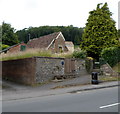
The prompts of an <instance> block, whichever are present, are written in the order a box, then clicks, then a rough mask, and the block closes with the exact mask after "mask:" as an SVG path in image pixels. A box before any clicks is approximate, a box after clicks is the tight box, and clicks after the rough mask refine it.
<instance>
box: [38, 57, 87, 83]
mask: <svg viewBox="0 0 120 114" xmlns="http://www.w3.org/2000/svg"><path fill="white" fill-rule="evenodd" d="M70 60H73V59H70ZM65 64H66V59H64V58H50V57H49V58H48V57H44V58H43V57H37V58H36V82H37V83H41V82H46V81H50V80H52V79H54V77H60V76H61V77H64V78H70V77H72V76H73V77H74V76H81V75H85V74H87V72H86V69H85V60H80V59H75V70H74V71H73V72H71V70H70V72H68V73H66V72H65V67H66V65H65ZM67 64H68V63H67ZM72 65H73V64H72ZM68 66H69V65H68ZM71 68H72V67H71Z"/></svg>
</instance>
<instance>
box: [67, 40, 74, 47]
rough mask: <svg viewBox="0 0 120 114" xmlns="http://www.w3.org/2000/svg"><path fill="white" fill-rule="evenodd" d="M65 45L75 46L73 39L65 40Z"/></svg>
mask: <svg viewBox="0 0 120 114" xmlns="http://www.w3.org/2000/svg"><path fill="white" fill-rule="evenodd" d="M65 45H66V46H69V47H71V46H74V44H73V42H71V41H65Z"/></svg>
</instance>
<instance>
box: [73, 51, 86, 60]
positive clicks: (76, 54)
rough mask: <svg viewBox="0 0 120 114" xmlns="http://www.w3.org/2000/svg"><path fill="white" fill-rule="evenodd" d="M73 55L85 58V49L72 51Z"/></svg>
mask: <svg viewBox="0 0 120 114" xmlns="http://www.w3.org/2000/svg"><path fill="white" fill-rule="evenodd" d="M73 57H74V58H80V59H84V58H86V51H74V52H73Z"/></svg>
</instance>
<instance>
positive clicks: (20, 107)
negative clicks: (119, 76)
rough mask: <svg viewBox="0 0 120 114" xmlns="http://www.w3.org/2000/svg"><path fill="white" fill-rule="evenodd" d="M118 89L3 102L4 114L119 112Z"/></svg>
mask: <svg viewBox="0 0 120 114" xmlns="http://www.w3.org/2000/svg"><path fill="white" fill-rule="evenodd" d="M118 105H119V102H118V87H112V88H105V89H97V90H91V91H83V92H79V91H78V92H76V93H66V94H60V95H51V96H44V97H37V98H29V99H21V100H12V101H4V102H3V108H2V109H3V112H118Z"/></svg>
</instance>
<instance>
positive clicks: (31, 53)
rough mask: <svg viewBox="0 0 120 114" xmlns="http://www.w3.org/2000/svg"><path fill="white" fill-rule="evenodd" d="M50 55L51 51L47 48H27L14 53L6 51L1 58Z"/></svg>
mask: <svg viewBox="0 0 120 114" xmlns="http://www.w3.org/2000/svg"><path fill="white" fill-rule="evenodd" d="M35 56H40V57H52V53H51V52H50V51H47V50H40V49H29V50H26V51H21V52H16V53H7V54H3V55H2V56H1V58H0V59H1V60H2V61H4V60H14V59H23V58H29V57H35Z"/></svg>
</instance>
